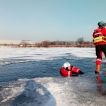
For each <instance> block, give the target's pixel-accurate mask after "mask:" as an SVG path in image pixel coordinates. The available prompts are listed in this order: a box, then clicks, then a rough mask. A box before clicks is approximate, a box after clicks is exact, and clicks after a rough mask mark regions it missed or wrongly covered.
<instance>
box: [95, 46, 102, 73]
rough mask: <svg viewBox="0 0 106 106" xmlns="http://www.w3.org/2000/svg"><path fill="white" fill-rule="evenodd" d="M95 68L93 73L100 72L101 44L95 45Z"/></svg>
mask: <svg viewBox="0 0 106 106" xmlns="http://www.w3.org/2000/svg"><path fill="white" fill-rule="evenodd" d="M96 56H97V59H96V70H95V73H97V74H99V73H100V68H101V60H102V46H101V45H97V46H96Z"/></svg>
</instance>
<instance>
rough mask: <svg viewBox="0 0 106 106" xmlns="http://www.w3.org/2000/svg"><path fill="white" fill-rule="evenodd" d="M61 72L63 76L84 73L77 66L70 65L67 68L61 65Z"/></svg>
mask: <svg viewBox="0 0 106 106" xmlns="http://www.w3.org/2000/svg"><path fill="white" fill-rule="evenodd" d="M60 74H61V76H63V77H71V76H78V75H79V74H83V72H82V71H81V70H80V69H79V68H77V67H75V66H70V67H67V68H65V67H61V69H60Z"/></svg>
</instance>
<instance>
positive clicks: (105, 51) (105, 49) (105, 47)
mask: <svg viewBox="0 0 106 106" xmlns="http://www.w3.org/2000/svg"><path fill="white" fill-rule="evenodd" d="M103 53H104V55H105V57H106V45H103Z"/></svg>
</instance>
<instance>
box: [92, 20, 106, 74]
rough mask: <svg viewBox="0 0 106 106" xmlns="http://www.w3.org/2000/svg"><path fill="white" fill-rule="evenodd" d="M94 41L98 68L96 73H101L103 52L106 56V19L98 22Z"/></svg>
mask: <svg viewBox="0 0 106 106" xmlns="http://www.w3.org/2000/svg"><path fill="white" fill-rule="evenodd" d="M93 43H94V45H95V50H96V56H97V58H96V70H95V73H96V74H99V73H100V68H101V60H102V53H104V55H105V57H106V23H105V22H104V21H100V22H98V28H97V29H95V30H94V32H93Z"/></svg>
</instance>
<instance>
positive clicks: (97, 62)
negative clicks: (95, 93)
mask: <svg viewBox="0 0 106 106" xmlns="http://www.w3.org/2000/svg"><path fill="white" fill-rule="evenodd" d="M100 68H101V59H97V60H96V70H95V74H99V73H100Z"/></svg>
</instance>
